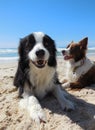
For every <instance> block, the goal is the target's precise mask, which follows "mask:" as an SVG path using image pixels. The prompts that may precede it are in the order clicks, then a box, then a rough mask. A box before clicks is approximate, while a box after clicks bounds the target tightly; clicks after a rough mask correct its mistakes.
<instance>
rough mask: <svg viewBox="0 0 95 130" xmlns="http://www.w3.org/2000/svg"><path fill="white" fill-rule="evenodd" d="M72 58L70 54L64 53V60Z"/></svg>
mask: <svg viewBox="0 0 95 130" xmlns="http://www.w3.org/2000/svg"><path fill="white" fill-rule="evenodd" d="M71 58H72V56H68V55H65V56H64V60H69V59H71Z"/></svg>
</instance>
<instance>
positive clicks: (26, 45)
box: [14, 32, 74, 122]
mask: <svg viewBox="0 0 95 130" xmlns="http://www.w3.org/2000/svg"><path fill="white" fill-rule="evenodd" d="M56 65H57V62H56V47H55V43H54V40H52V39H51V38H50V37H49V36H48V35H45V34H44V33H42V32H34V33H32V34H30V35H28V36H26V37H24V38H23V39H21V41H20V45H19V63H18V69H17V72H16V75H15V79H14V85H15V86H16V87H17V88H18V89H19V95H20V96H22V97H23V99H21V101H20V106H21V107H23V108H25V109H27V110H28V112H29V114H30V117H31V118H32V119H33V120H34V121H36V122H41V121H43V122H45V121H46V117H45V114H44V112H43V110H42V108H41V105H40V103H39V101H38V99H42V98H44V96H45V95H46V94H47V93H48V92H52V93H53V95H54V96H55V97H56V98H57V100H58V102H59V103H60V105H61V107H62V109H66V110H68V109H74V105H73V103H72V102H71V101H69V100H68V99H67V98H66V96H68V94H67V93H66V92H65V91H63V90H62V89H61V86H60V83H59V81H58V79H57V73H56Z"/></svg>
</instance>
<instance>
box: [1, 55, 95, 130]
mask: <svg viewBox="0 0 95 130" xmlns="http://www.w3.org/2000/svg"><path fill="white" fill-rule="evenodd" d="M90 59H91V60H95V57H90ZM16 69H17V61H14V62H4V63H3V62H2V63H0V130H95V85H93V86H91V87H89V86H85V88H83V89H81V90H77V91H74V90H67V91H68V93H69V94H70V98H71V100H72V101H73V102H74V103H75V106H76V109H75V110H74V111H71V112H65V111H63V110H62V109H61V107H60V105H59V104H58V102H57V100H56V99H55V98H54V97H53V96H52V95H51V96H47V97H46V98H45V99H43V100H42V101H41V105H42V107H43V109H44V111H45V113H46V116H47V123H41V124H40V126H38V125H37V124H35V123H34V122H33V121H32V120H31V119H30V117H29V115H28V113H27V112H26V111H25V110H21V109H20V108H19V105H18V103H19V100H20V99H19V98H18V92H17V89H16V88H15V87H14V86H13V79H14V75H15V72H16ZM57 71H58V76H59V80H61V79H62V78H63V76H64V74H65V63H64V61H63V59H58V67H57Z"/></svg>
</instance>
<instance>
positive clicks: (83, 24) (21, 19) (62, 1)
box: [0, 0, 95, 48]
mask: <svg viewBox="0 0 95 130" xmlns="http://www.w3.org/2000/svg"><path fill="white" fill-rule="evenodd" d="M34 31H42V32H44V33H46V34H48V35H50V36H51V37H52V38H53V39H54V40H55V42H56V45H57V47H65V46H66V45H67V44H68V43H69V42H71V41H72V40H74V41H75V42H77V41H79V40H81V39H82V38H84V37H86V36H88V38H89V47H92V46H95V0H0V48H6V47H11V48H13V47H18V44H19V39H20V38H23V37H24V36H26V35H28V34H30V33H32V32H34Z"/></svg>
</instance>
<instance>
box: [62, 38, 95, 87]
mask: <svg viewBox="0 0 95 130" xmlns="http://www.w3.org/2000/svg"><path fill="white" fill-rule="evenodd" d="M87 44H88V38H84V39H82V40H81V41H80V42H79V43H74V42H71V43H70V44H69V45H68V46H67V48H66V49H65V50H63V51H62V54H63V56H64V60H65V61H68V66H67V73H66V79H64V80H63V82H65V83H64V84H63V87H65V88H66V87H70V88H72V89H73V88H74V89H76V88H83V87H85V86H89V85H92V84H95V64H94V62H92V61H91V60H89V59H88V58H87V56H86V51H87Z"/></svg>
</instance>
